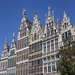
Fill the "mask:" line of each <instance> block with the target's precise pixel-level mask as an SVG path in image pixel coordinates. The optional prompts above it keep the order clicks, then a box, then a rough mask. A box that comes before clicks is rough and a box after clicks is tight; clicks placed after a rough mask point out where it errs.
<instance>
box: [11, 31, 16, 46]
mask: <svg viewBox="0 0 75 75" xmlns="http://www.w3.org/2000/svg"><path fill="white" fill-rule="evenodd" d="M14 46H15V33H14V32H13V37H12V43H11V47H14Z"/></svg>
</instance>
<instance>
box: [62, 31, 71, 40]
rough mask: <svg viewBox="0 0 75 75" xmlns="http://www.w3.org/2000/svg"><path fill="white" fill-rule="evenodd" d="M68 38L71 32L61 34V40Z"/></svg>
mask: <svg viewBox="0 0 75 75" xmlns="http://www.w3.org/2000/svg"><path fill="white" fill-rule="evenodd" d="M69 37H71V31H70V30H69V31H67V32H65V33H63V34H62V39H67V38H69Z"/></svg>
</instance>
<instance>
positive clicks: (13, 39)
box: [12, 32, 15, 42]
mask: <svg viewBox="0 0 75 75" xmlns="http://www.w3.org/2000/svg"><path fill="white" fill-rule="evenodd" d="M12 42H15V33H14V32H13V38H12Z"/></svg>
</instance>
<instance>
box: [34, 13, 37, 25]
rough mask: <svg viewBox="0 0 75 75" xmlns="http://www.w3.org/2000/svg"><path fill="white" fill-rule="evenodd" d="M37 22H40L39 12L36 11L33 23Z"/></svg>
mask: <svg viewBox="0 0 75 75" xmlns="http://www.w3.org/2000/svg"><path fill="white" fill-rule="evenodd" d="M37 22H38V15H37V13H35V14H34V21H33V23H34V24H37Z"/></svg>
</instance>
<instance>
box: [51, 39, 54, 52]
mask: <svg viewBox="0 0 75 75" xmlns="http://www.w3.org/2000/svg"><path fill="white" fill-rule="evenodd" d="M53 51H54V40H51V52H53Z"/></svg>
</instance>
